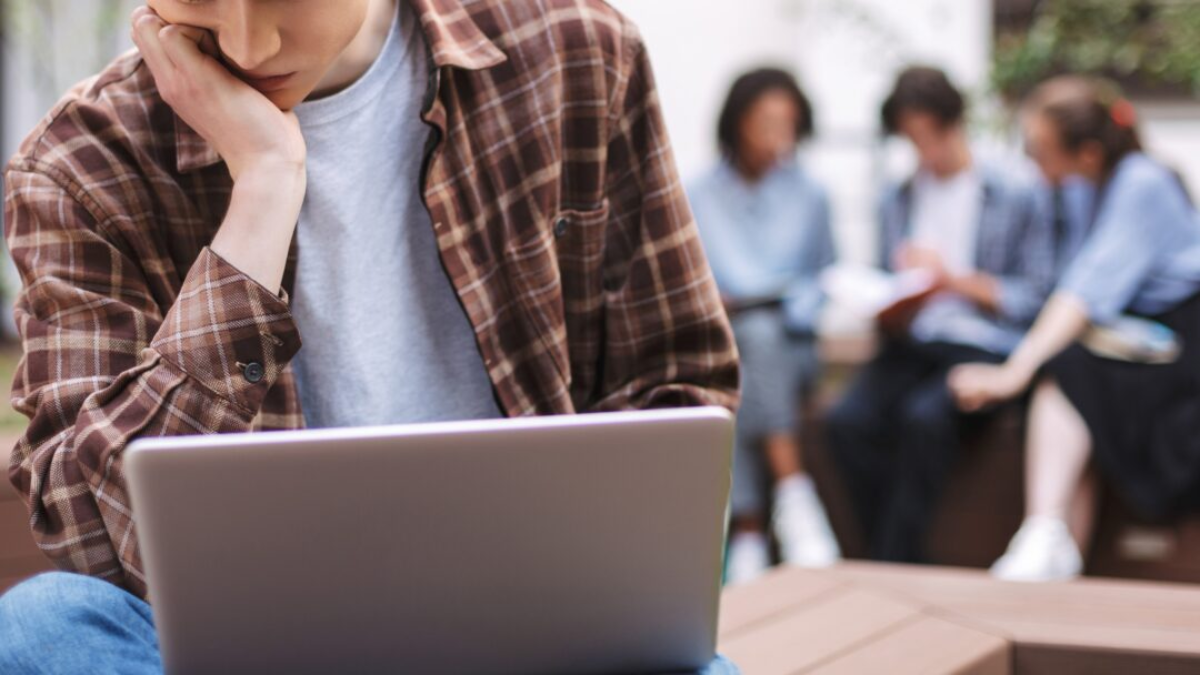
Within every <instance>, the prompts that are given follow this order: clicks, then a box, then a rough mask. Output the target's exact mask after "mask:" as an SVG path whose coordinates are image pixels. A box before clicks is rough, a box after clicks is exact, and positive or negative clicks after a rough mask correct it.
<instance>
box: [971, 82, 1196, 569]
mask: <svg viewBox="0 0 1200 675" xmlns="http://www.w3.org/2000/svg"><path fill="white" fill-rule="evenodd" d="M1022 125H1023V127H1024V132H1025V136H1026V143H1027V146H1028V152H1029V154H1030V156H1031V157H1032V158H1033V159H1034V161H1035V162H1036V163H1037V164H1038V166H1039V168H1040V169H1041V171H1042V173H1043V174H1044V175H1045V177H1046V179H1047V180H1048V181H1049V182H1050V183H1052V184H1056V185H1062V184H1063V183H1064V182H1065V181H1067V180H1069V179H1072V178H1076V179H1077V178H1083V179H1085V180H1087V181H1088V182H1090V183H1092V184H1093V185H1094V186H1095V188H1096V194H1097V198H1096V203H1095V207H1094V211H1093V222H1092V226H1091V229H1090V231H1089V233H1088V235H1087V237H1086V239H1085V241H1084V242H1083V243H1082V245H1081V246H1080V249H1079V251H1078V253H1077V254H1076V255H1074V257H1073V259H1072V261H1071V263H1070V264H1069V265H1068V267H1067V269H1066V271H1065V273H1064V275H1063V277H1062V279H1061V280H1060V281H1059V284H1058V287H1057V289H1056V291H1055V293H1054V294H1053V296H1052V297H1051V299H1050V300H1049V302H1048V303H1047V304H1046V307H1045V308H1044V309H1043V310H1042V312H1041V315H1040V316H1039V318H1038V320H1037V322H1036V323H1035V324H1034V326H1033V328H1032V329H1031V330H1030V332H1029V333H1028V335H1026V337H1025V339H1024V340H1023V342H1022V343H1021V346H1020V347H1018V349H1017V350H1016V351H1015V352H1014V353H1013V355H1012V357H1011V358H1009V359H1008V361H1007V362H1006V363H1004V364H1003V365H999V366H993V365H982V364H979V365H967V366H962V367H960V368H958V369H956V370H955V371H953V372H952V373H951V375H950V386H951V389H952V390H953V391H954V393H955V396H956V399H957V400H958V403H959V405H960V407H961V408H962V409H964V410H967V411H974V410H980V409H984V408H986V407H989V406H991V405H994V404H995V403H997V402H1000V401H1004V400H1008V399H1013V398H1016V397H1018V396H1020V395H1022V394H1023V393H1024V392H1025V391H1027V390H1028V389H1030V388H1031V387H1032V388H1033V397H1032V402H1031V408H1030V417H1029V425H1028V437H1027V441H1026V453H1027V464H1028V468H1027V471H1026V477H1027V478H1026V480H1027V485H1026V500H1027V503H1026V520H1025V522H1024V524H1023V525H1022V527H1021V529H1020V531H1019V532H1018V533H1017V535H1016V536H1015V537H1014V539H1013V541H1012V543H1011V545H1010V546H1009V549H1008V552H1007V553H1006V554H1005V555H1004V557H1002V558H1001V559H1000V560H999V561H998V562H997V563H996V565H995V566H994V567H993V568H992V571H993V573H994V574H996V575H997V576H999V577H1002V578H1006V579H1011V580H1025V581H1048V580H1057V579H1065V578H1071V577H1074V576H1077V575H1079V574H1080V573H1081V572H1082V570H1083V556H1082V553H1081V552H1082V551H1086V550H1087V546H1088V542H1089V539H1090V536H1091V530H1092V522H1093V520H1094V516H1095V511H1096V503H1095V487H1094V485H1095V475H1094V474H1097V473H1098V474H1099V475H1101V476H1102V477H1103V478H1104V479H1105V485H1107V486H1110V487H1111V488H1113V489H1115V490H1117V491H1118V492H1119V493H1120V496H1121V497H1122V498H1123V499H1124V500H1125V501H1126V503H1128V504H1129V506H1130V507H1132V508H1133V509H1134V510H1135V511H1138V512H1140V514H1141V515H1142V516H1144V517H1146V518H1151V519H1161V518H1168V517H1171V516H1174V515H1176V514H1178V513H1179V512H1181V511H1185V510H1192V509H1196V508H1197V507H1200V215H1198V214H1197V212H1196V210H1195V208H1194V207H1193V206H1192V204H1191V201H1190V200H1189V199H1188V197H1187V194H1186V191H1185V190H1184V188H1183V186H1182V184H1181V182H1180V180H1179V178H1178V177H1177V176H1176V175H1175V174H1174V173H1173V172H1172V171H1171V170H1169V169H1167V168H1166V167H1164V166H1163V165H1162V164H1160V163H1158V162H1156V161H1155V160H1153V159H1151V158H1150V157H1148V156H1147V155H1146V154H1144V153H1143V152H1142V144H1141V141H1140V139H1139V134H1138V124H1137V112H1136V110H1135V109H1134V107H1133V105H1132V104H1130V103H1129V102H1128V101H1127V100H1126V99H1124V98H1123V97H1122V96H1121V95H1120V93H1119V91H1118V90H1117V88H1116V87H1115V85H1112V84H1110V83H1108V82H1105V81H1101V80H1093V79H1085V78H1078V77H1064V78H1059V79H1054V80H1051V81H1049V82H1046V83H1045V84H1043V85H1042V86H1041V87H1039V88H1038V89H1037V90H1036V91H1035V92H1034V93H1033V95H1032V96H1031V97H1030V98H1029V100H1028V101H1027V103H1026V105H1025V110H1024V114H1023V119H1022Z"/></svg>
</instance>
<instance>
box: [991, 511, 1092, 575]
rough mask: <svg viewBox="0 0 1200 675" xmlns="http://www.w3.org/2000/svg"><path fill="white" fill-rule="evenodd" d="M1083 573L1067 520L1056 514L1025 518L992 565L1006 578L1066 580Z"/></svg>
mask: <svg viewBox="0 0 1200 675" xmlns="http://www.w3.org/2000/svg"><path fill="white" fill-rule="evenodd" d="M1082 573H1083V556H1082V555H1080V553H1079V546H1078V545H1077V544H1076V543H1075V539H1074V537H1072V536H1071V530H1070V528H1068V527H1067V524H1066V523H1065V522H1063V521H1062V520H1060V519H1058V518H1048V517H1046V516H1034V517H1031V518H1026V519H1025V522H1024V523H1023V524H1022V525H1021V529H1020V530H1018V531H1017V534H1016V536H1014V537H1013V539H1012V542H1011V543H1009V545H1008V551H1006V552H1005V553H1004V555H1003V556H1002V557H1001V558H1000V559H999V560H997V561H996V564H995V565H992V576H994V577H996V578H998V579H1003V580H1005V581H1031V582H1039V581H1068V580H1070V579H1074V578H1076V577H1078V576H1079V575H1080V574H1082Z"/></svg>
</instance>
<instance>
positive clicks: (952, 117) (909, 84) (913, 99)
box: [882, 66, 967, 134]
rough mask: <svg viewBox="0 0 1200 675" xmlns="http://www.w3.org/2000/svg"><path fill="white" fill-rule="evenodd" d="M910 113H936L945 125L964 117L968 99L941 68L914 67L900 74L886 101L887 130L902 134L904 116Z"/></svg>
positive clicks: (884, 117)
mask: <svg viewBox="0 0 1200 675" xmlns="http://www.w3.org/2000/svg"><path fill="white" fill-rule="evenodd" d="M906 112H909V113H912V112H919V113H926V114H929V115H933V117H934V119H936V120H937V121H938V123H939V124H941V125H942V127H943V128H945V127H949V126H952V125H955V124H958V123H959V122H961V121H962V120H963V118H964V117H965V116H966V113H967V102H966V100H965V99H963V95H962V92H960V91H959V90H958V88H957V87H955V86H954V85H953V84H952V83H951V82H950V78H948V77H946V73H944V72H943V71H941V70H939V69H937V68H930V67H927V66H913V67H911V68H907V69H905V70H904V72H902V73H900V76H899V77H897V78H896V85H895V86H894V87H892V93H891V94H888V97H887V100H886V101H884V102H883V110H882V117H883V129H884V131H886V132H887V133H888V134H896V133H899V132H900V116H901V115H902V114H904V113H906Z"/></svg>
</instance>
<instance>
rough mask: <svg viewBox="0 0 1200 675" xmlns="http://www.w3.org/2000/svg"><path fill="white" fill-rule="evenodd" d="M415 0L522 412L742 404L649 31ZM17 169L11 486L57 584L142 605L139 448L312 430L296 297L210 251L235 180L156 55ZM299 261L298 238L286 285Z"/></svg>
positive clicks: (435, 116) (428, 104)
mask: <svg viewBox="0 0 1200 675" xmlns="http://www.w3.org/2000/svg"><path fill="white" fill-rule="evenodd" d="M411 2H412V3H413V4H414V6H415V7H416V9H417V13H418V14H419V15H420V17H421V24H422V27H423V29H424V31H425V34H426V38H427V41H428V44H429V46H430V50H431V57H432V59H431V61H432V68H433V76H432V77H431V84H430V90H429V92H428V94H427V97H426V101H425V110H426V112H425V113H424V115H423V118H424V119H425V121H426V122H428V123H429V124H430V125H432V126H433V128H434V130H435V131H434V133H433V142H431V143H430V147H429V148H427V149H426V152H427V157H428V159H427V164H426V171H425V175H424V182H423V191H424V197H425V201H426V203H427V205H428V207H429V211H430V213H431V215H432V220H433V223H434V224H435V225H434V227H435V230H436V233H437V240H438V247H439V249H440V252H441V258H442V261H443V262H444V265H445V268H446V270H447V272H448V274H449V277H450V279H451V281H452V283H453V285H454V287H455V288H456V290H457V292H458V296H459V298H460V299H461V301H462V305H463V307H464V308H465V311H466V313H467V316H468V317H469V319H470V321H471V324H472V325H473V326H474V329H475V335H476V338H477V342H478V346H479V349H480V351H481V353H482V355H483V357H484V363H485V365H486V367H487V369H488V372H489V374H490V376H491V380H492V383H493V386H494V390H495V394H496V396H497V399H498V400H499V402H500V404H501V407H502V409H503V410H504V412H505V413H506V414H508V415H510V416H518V415H545V414H560V413H574V412H585V411H603V410H617V409H630V408H652V407H662V406H686V405H699V404H717V405H723V406H727V407H730V408H732V407H734V406H735V405H736V403H737V384H738V372H737V358H736V352H735V348H734V344H733V340H732V336H731V333H730V330H729V326H728V323H727V320H726V317H725V314H724V312H723V310H722V308H721V303H720V300H719V298H718V295H717V291H716V288H715V286H714V284H713V280H712V277H711V274H710V272H709V269H708V265H707V263H706V261H705V258H704V254H703V251H702V250H701V247H700V243H699V241H698V239H697V234H696V228H695V225H694V223H693V221H692V216H691V213H690V211H689V208H688V205H687V201H686V199H685V197H684V192H683V190H682V189H681V186H680V183H679V179H678V176H677V173H676V169H675V166H674V161H673V158H672V153H671V148H670V145H669V142H668V139H667V134H666V130H665V129H664V126H663V121H662V115H661V112H660V109H659V100H658V96H657V93H656V90H655V85H654V80H653V76H652V73H651V69H650V64H649V61H648V59H647V56H646V51H645V48H644V47H643V45H642V42H641V40H640V37H639V35H638V33H637V31H636V29H635V28H634V27H633V26H632V25H631V24H630V23H629V22H628V21H627V20H626V19H624V18H623V17H622V16H621V15H619V14H618V13H617V12H615V11H614V10H612V9H611V8H609V7H608V6H607V5H605V4H603V3H602V2H600V1H599V0H544V1H541V2H535V1H533V0H516V1H514V0H476V1H474V2H470V1H463V0H411ZM398 151H399V149H398ZM6 178H7V182H6V186H7V187H6V190H7V193H6V195H5V214H6V216H7V238H8V243H9V246H10V248H11V251H12V255H13V257H14V259H15V260H16V263H17V267H18V268H19V270H20V273H21V278H22V281H23V288H22V291H21V294H20V297H19V299H18V301H17V305H16V310H15V311H16V318H17V323H18V326H19V328H20V332H21V336H22V339H23V342H24V348H25V357H24V359H23V360H22V362H21V365H20V368H19V371H18V373H17V376H16V382H15V385H14V392H13V405H14V406H15V407H16V408H17V409H18V410H19V411H20V412H22V413H24V414H25V415H27V416H28V417H29V418H30V419H31V423H30V426H29V429H28V431H27V432H26V434H25V436H24V437H23V438H22V439H21V440H20V442H19V444H18V445H17V447H16V450H15V452H14V454H13V461H12V466H11V467H10V477H11V479H12V481H13V483H14V484H15V485H16V486H17V488H18V489H19V490H20V492H21V493H23V494H24V495H25V496H26V497H27V499H28V502H29V506H30V510H31V518H30V523H31V526H32V528H33V531H34V534H35V536H36V538H37V539H38V541H39V542H40V544H41V547H42V549H43V550H44V551H45V552H46V553H47V554H48V555H49V556H50V557H51V558H52V559H53V560H54V561H55V562H56V563H57V564H58V566H59V567H61V568H63V569H67V570H72V571H76V572H81V573H85V574H90V575H94V576H97V577H101V578H104V579H108V580H110V581H112V582H113V583H116V584H118V585H121V586H124V587H125V588H128V589H129V590H131V591H133V592H134V593H137V594H139V595H144V594H145V591H146V586H145V580H144V576H143V572H142V566H141V561H140V558H139V554H138V546H137V537H136V533H135V529H134V526H133V521H132V519H131V514H130V507H129V496H128V493H127V490H126V486H125V481H124V478H123V475H122V450H123V449H124V448H125V447H126V445H127V444H128V443H129V442H130V441H131V440H132V439H134V438H137V437H139V436H161V435H175V434H209V433H224V432H237V431H258V430H273V429H294V428H298V427H302V426H303V424H304V418H303V414H302V412H301V410H300V406H299V402H298V397H297V393H296V385H295V380H294V378H293V374H292V371H291V369H290V367H289V361H290V360H291V359H292V357H293V356H294V355H295V354H296V352H297V350H298V349H300V335H299V334H298V333H297V330H296V327H295V325H294V324H293V322H292V319H291V315H290V312H289V308H288V301H287V293H286V290H285V292H284V293H283V294H281V295H279V296H277V295H275V294H273V293H271V292H269V291H267V290H266V289H265V288H263V287H261V286H259V285H258V284H256V283H255V282H254V281H252V280H251V279H250V278H249V277H247V276H246V275H244V274H242V273H241V272H239V271H238V270H237V269H235V268H234V267H232V266H231V265H229V264H228V263H227V262H225V261H223V260H222V259H221V258H219V257H218V256H217V255H215V254H214V253H213V252H212V251H211V250H210V249H209V248H207V245H208V243H209V242H210V241H211V240H212V238H213V235H214V234H215V233H216V231H217V228H218V227H219V226H220V224H221V221H222V218H223V216H224V213H225V209H226V207H227V205H228V202H229V197H230V191H231V187H232V185H231V181H230V177H229V173H228V171H227V169H226V168H225V166H224V165H223V164H222V163H221V161H220V158H219V157H217V156H216V154H215V153H214V152H213V151H212V149H211V148H210V147H209V146H208V144H207V143H206V142H205V141H203V140H202V139H201V138H200V137H199V136H198V135H196V134H195V132H193V131H191V130H190V129H189V128H187V127H186V126H184V125H183V124H182V123H181V122H179V121H178V119H177V118H176V116H175V115H174V113H173V112H172V111H171V110H170V108H168V107H167V105H166V104H164V103H163V101H162V99H161V98H160V97H159V96H158V94H157V92H156V90H155V86H154V81H153V79H152V77H151V75H150V73H149V72H148V69H146V68H144V67H142V62H141V59H140V58H139V57H137V56H136V55H133V54H131V55H126V56H124V57H122V58H120V59H118V60H117V61H116V62H115V63H114V64H112V65H111V66H110V67H109V68H108V69H107V70H105V71H104V72H103V73H101V74H100V75H99V76H98V77H96V78H94V79H91V80H89V81H87V82H85V83H83V84H81V85H79V86H78V87H77V88H75V89H74V90H73V91H71V92H70V93H69V94H68V95H67V96H66V98H65V99H64V100H63V101H62V102H61V103H60V104H59V105H58V106H57V107H56V108H55V109H54V110H53V111H52V112H51V113H50V115H49V116H48V117H47V119H46V120H45V121H43V122H42V124H41V125H40V126H39V127H38V128H37V129H36V130H35V131H34V132H33V134H32V135H31V136H30V137H29V139H28V140H27V141H26V142H25V143H24V144H23V146H22V147H21V150H20V152H19V153H18V155H17V156H16V158H15V159H14V160H13V161H12V163H11V164H10V165H9V167H8V169H7V174H6ZM294 268H295V249H294V247H293V251H292V258H291V264H290V265H289V272H288V275H287V277H286V278H285V284H284V285H285V289H286V288H290V286H291V283H292V280H293V279H294ZM380 311H387V308H386V307H380ZM346 330H355V327H354V326H346ZM213 497H214V499H218V498H219V495H213Z"/></svg>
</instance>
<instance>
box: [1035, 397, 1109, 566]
mask: <svg viewBox="0 0 1200 675" xmlns="http://www.w3.org/2000/svg"><path fill="white" fill-rule="evenodd" d="M1091 456H1092V435H1091V432H1090V431H1088V428H1087V424H1086V423H1085V422H1084V420H1083V417H1082V416H1080V414H1079V411H1077V410H1076V409H1075V406H1073V405H1071V401H1070V400H1069V399H1067V397H1066V394H1064V393H1063V391H1062V389H1061V388H1059V386H1058V383H1057V382H1055V381H1054V380H1049V379H1047V380H1043V381H1042V382H1041V383H1040V384H1038V385H1037V389H1036V391H1035V392H1034V395H1033V403H1032V406H1031V409H1030V413H1029V432H1028V438H1027V447H1026V457H1027V464H1026V467H1025V485H1026V489H1027V490H1028V494H1027V495H1026V509H1027V513H1026V515H1027V516H1046V517H1050V518H1057V519H1059V520H1063V521H1074V523H1075V524H1076V528H1073V533H1074V534H1075V536H1076V537H1077V541H1078V543H1079V547H1080V549H1081V550H1083V549H1086V545H1087V541H1086V540H1079V539H1078V537H1080V536H1083V537H1090V536H1091V521H1092V520H1093V519H1094V517H1095V513H1094V497H1093V495H1094V486H1092V485H1091V484H1089V483H1088V482H1087V481H1085V478H1086V474H1087V468H1088V462H1089V461H1090V459H1091ZM1085 512H1086V513H1085Z"/></svg>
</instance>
